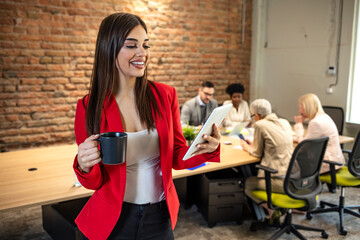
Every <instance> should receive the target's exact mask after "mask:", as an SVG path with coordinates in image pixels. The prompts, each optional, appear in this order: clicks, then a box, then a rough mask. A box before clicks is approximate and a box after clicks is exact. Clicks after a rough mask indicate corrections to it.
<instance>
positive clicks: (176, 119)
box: [169, 88, 220, 170]
mask: <svg viewBox="0 0 360 240" xmlns="http://www.w3.org/2000/svg"><path fill="white" fill-rule="evenodd" d="M169 95H170V96H171V97H170V99H169V101H170V104H171V114H172V121H173V136H174V146H173V149H174V154H173V168H174V169H176V170H179V169H186V168H191V167H196V166H198V165H200V164H202V163H204V162H206V161H212V162H220V144H219V147H218V148H217V149H216V150H215V151H214V152H212V153H205V154H200V155H197V156H194V157H192V158H190V159H188V160H186V161H183V160H182V158H183V157H184V155H185V153H186V151H187V150H188V148H189V147H188V146H187V145H186V140H185V138H184V135H183V133H182V127H181V122H180V111H179V103H178V98H177V93H176V90H175V88H172V93H171V94H169Z"/></svg>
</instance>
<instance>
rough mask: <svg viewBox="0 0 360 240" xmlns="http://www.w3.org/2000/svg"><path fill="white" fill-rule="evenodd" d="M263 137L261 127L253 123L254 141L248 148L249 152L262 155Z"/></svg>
mask: <svg viewBox="0 0 360 240" xmlns="http://www.w3.org/2000/svg"><path fill="white" fill-rule="evenodd" d="M264 140H265V139H264V137H263V134H262V131H261V127H258V126H257V124H256V123H255V124H254V143H253V147H252V148H250V151H249V154H250V155H252V156H254V157H258V158H261V157H262V156H263V155H264V144H265V143H264Z"/></svg>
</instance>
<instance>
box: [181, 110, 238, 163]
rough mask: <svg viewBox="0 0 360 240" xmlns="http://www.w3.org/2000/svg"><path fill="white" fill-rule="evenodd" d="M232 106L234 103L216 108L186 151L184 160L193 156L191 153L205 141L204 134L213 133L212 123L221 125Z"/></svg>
mask: <svg viewBox="0 0 360 240" xmlns="http://www.w3.org/2000/svg"><path fill="white" fill-rule="evenodd" d="M231 108H232V104H227V105H225V106H221V107H217V108H215V109H214V110H213V111H212V112H211V114H210V116H209V117H208V119H207V120H206V122H205V124H204V126H203V127H202V128H201V130H200V132H199V133H198V134H197V135H196V137H195V140H194V141H193V143H192V144H191V146H190V148H189V149H188V151H187V152H186V153H185V156H184V158H183V160H187V159H189V158H191V155H192V154H193V153H194V152H196V151H197V150H198V147H196V145H198V144H199V143H204V142H205V140H204V139H203V138H202V136H204V134H207V135H209V136H210V135H211V132H212V125H213V124H214V123H215V124H216V126H217V127H219V126H220V124H221V123H222V121H223V120H224V118H225V117H226V115H227V114H228V113H229V111H230V109H231Z"/></svg>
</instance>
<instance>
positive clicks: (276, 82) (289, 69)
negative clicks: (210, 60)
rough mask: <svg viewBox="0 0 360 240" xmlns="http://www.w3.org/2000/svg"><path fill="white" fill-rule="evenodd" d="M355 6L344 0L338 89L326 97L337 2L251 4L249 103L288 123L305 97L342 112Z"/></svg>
mask: <svg viewBox="0 0 360 240" xmlns="http://www.w3.org/2000/svg"><path fill="white" fill-rule="evenodd" d="M354 1H357V0H344V1H343V13H342V20H341V21H342V22H341V29H342V31H341V44H340V46H341V47H340V58H339V68H338V69H337V70H338V84H337V85H336V86H335V87H333V93H332V94H328V93H327V92H326V89H327V88H328V87H329V85H330V84H332V83H334V82H335V81H336V77H335V76H330V75H328V74H327V69H328V67H329V66H336V55H337V54H336V53H337V51H336V50H337V39H338V27H339V5H340V0H316V1H314V0H254V3H253V26H252V27H253V35H252V59H251V75H250V76H251V78H250V98H251V99H250V100H251V101H252V100H254V99H256V98H266V99H268V100H269V101H270V102H271V104H272V107H273V110H274V112H276V113H277V114H278V115H280V116H283V117H285V118H287V119H288V120H289V121H293V116H294V115H296V114H297V111H298V103H297V100H298V98H299V97H300V96H301V95H303V94H305V93H315V94H316V95H318V96H319V98H320V100H321V102H322V104H323V105H334V106H340V107H343V109H344V110H345V109H346V96H347V87H348V77H349V67H350V56H351V55H350V50H351V49H350V47H351V37H352V26H353V16H354ZM266 42H267V47H264V45H265V43H266ZM344 133H345V134H348V135H355V131H354V130H352V129H349V128H345V129H344Z"/></svg>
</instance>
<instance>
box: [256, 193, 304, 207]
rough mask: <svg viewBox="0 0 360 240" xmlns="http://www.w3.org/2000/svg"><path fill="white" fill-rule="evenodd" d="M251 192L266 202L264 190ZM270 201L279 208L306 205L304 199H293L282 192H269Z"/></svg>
mask: <svg viewBox="0 0 360 240" xmlns="http://www.w3.org/2000/svg"><path fill="white" fill-rule="evenodd" d="M252 193H253V194H254V196H255V197H257V198H259V199H261V200H263V201H265V202H267V194H266V191H265V190H255V191H253V192H252ZM271 202H272V203H273V204H274V205H275V206H277V207H280V208H303V207H306V206H307V204H306V201H305V200H298V199H294V198H291V197H289V196H288V195H286V194H282V193H271Z"/></svg>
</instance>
